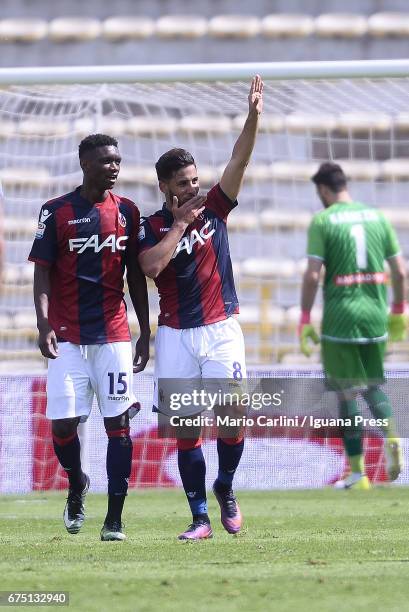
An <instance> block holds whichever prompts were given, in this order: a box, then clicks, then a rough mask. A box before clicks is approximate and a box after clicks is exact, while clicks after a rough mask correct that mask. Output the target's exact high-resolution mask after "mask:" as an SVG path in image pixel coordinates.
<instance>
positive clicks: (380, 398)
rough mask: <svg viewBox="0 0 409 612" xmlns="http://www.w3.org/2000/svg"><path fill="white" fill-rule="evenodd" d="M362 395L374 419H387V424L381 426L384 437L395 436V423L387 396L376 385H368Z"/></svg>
mask: <svg viewBox="0 0 409 612" xmlns="http://www.w3.org/2000/svg"><path fill="white" fill-rule="evenodd" d="M362 395H363V397H364V400H365V401H366V403H367V404H368V407H369V410H370V411H371V413H372V414H373V416H374V417H375V419H388V424H387V425H386V426H385V427H382V428H381V429H382V431H383V433H384V435H385V437H386V438H396V437H397V434H396V425H395V420H394V418H393V417H392V407H391V404H390V402H389V398H388V396H387V395H386V394H385V393H384V392H383V391H381V389H378V387H370V388H369V389H368V391H365V393H363V394H362Z"/></svg>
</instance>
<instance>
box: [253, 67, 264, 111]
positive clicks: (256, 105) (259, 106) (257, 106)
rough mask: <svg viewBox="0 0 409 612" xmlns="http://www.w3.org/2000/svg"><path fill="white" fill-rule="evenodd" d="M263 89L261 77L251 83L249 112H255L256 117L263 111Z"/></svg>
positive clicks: (256, 77)
mask: <svg viewBox="0 0 409 612" xmlns="http://www.w3.org/2000/svg"><path fill="white" fill-rule="evenodd" d="M263 88H264V83H263V81H262V80H261V76H260V75H259V74H256V76H255V77H254V78H253V80H252V81H251V86H250V93H249V112H251V111H255V112H256V113H257V114H258V115H259V114H260V113H261V112H262V110H263Z"/></svg>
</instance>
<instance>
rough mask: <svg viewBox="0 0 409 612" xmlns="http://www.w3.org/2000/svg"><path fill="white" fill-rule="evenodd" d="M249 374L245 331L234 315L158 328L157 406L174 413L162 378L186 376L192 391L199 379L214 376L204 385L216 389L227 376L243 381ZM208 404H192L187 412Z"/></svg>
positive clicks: (187, 387)
mask: <svg viewBox="0 0 409 612" xmlns="http://www.w3.org/2000/svg"><path fill="white" fill-rule="evenodd" d="M245 378H246V361H245V348H244V338H243V332H242V331H241V327H240V325H239V323H238V321H237V320H236V319H235V318H234V317H229V318H228V319H225V320H223V321H218V322H217V323H210V324H209V325H202V326H201V327H190V328H188V329H174V328H173V327H167V326H166V325H161V326H160V327H159V328H158V332H157V334H156V339H155V390H154V398H153V404H154V410H155V409H156V410H158V411H159V412H162V413H163V414H174V413H173V412H172V411H171V410H170V409H169V401H168V400H169V398H168V397H167V393H166V392H164V390H163V389H158V380H160V379H162V380H163V379H171V380H172V381H174V380H175V379H176V380H178V379H184V380H183V392H186V393H189V392H190V391H192V390H193V389H197V387H198V381H199V380H202V379H211V380H208V382H207V383H206V382H205V381H204V382H203V387H204V388H206V389H208V390H209V391H214V392H216V390H218V389H219V388H220V387H223V380H225V379H232V382H234V381H237V383H238V384H239V383H241V381H242V380H244V379H245ZM188 379H190V383H189V380H188ZM168 389H169V387H168ZM205 408H206V407H202V408H201V409H200V408H199V409H198V408H196V409H193V408H192V409H191V410H185V411H184V414H185V415H187V414H195V413H198V412H200V411H201V410H204V409H205Z"/></svg>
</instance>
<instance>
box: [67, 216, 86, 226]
mask: <svg viewBox="0 0 409 612" xmlns="http://www.w3.org/2000/svg"><path fill="white" fill-rule="evenodd" d="M77 223H91V219H90V218H89V217H83V218H82V219H71V220H70V221H68V225H76V224H77Z"/></svg>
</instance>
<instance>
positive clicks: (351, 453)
mask: <svg viewBox="0 0 409 612" xmlns="http://www.w3.org/2000/svg"><path fill="white" fill-rule="evenodd" d="M358 414H359V412H358V404H357V401H356V400H342V401H340V403H339V416H340V417H341V418H342V419H344V420H345V419H351V421H352V425H351V427H347V426H346V427H345V428H344V430H343V436H342V441H343V443H344V448H345V452H346V454H347V455H348V459H349V463H350V465H351V470H352V471H353V472H361V473H362V474H363V473H364V466H363V449H362V426H360V425H355V421H354V418H355V416H357V415H358ZM355 468H356V469H355Z"/></svg>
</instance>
